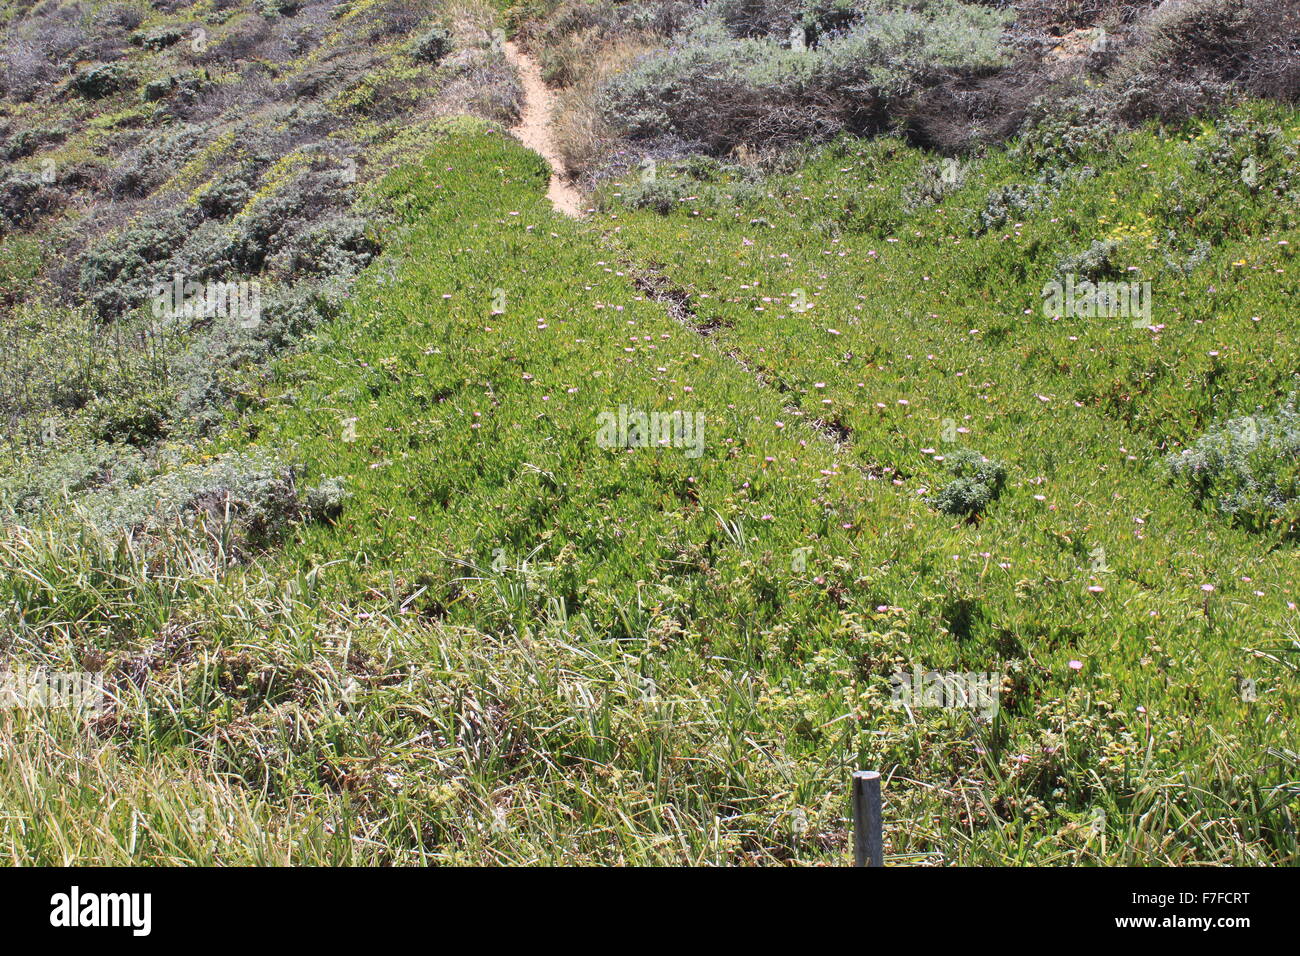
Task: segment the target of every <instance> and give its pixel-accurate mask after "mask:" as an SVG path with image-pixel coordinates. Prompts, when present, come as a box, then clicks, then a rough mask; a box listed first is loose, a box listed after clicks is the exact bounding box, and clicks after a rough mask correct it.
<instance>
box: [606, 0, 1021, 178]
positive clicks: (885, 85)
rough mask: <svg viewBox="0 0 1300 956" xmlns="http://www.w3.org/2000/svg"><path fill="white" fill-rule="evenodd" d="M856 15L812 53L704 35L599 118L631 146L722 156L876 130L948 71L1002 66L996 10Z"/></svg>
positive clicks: (658, 65) (946, 0)
mask: <svg viewBox="0 0 1300 956" xmlns="http://www.w3.org/2000/svg"><path fill="white" fill-rule="evenodd" d="M858 13H859V14H860V16H858V17H857V18H855V20H854V22H853V24H852V26H851V27H850V28H848V29H847V30H846V31H844V32H842V33H839V34H836V35H831V36H827V37H826V38H825V40H824V42H822V43H820V44H819V45H818V46H816V47H815V48H811V49H800V48H797V47H796V48H791V47H789V46H788V45H787V44H788V41H779V40H774V39H769V38H755V37H741V38H737V37H735V36H733V35H732V33H731V32H729V31H728V29H727V28H726V26H725V25H723V24H721V23H717V22H713V23H705V24H703V25H700V26H697V27H696V28H695V29H694V31H693V32H692V33H691V34H690V35H689V36H688V37H687V38H686V39H685V41H684V42H683V43H682V44H681V45H679V46H677V47H674V48H673V49H671V50H669V51H667V52H665V53H663V54H661V55H658V56H655V57H651V58H650V59H648V60H646V61H645V62H643V63H640V64H637V65H636V66H634V67H632V68H631V69H630V70H628V71H627V72H625V73H623V74H621V75H619V76H617V77H615V78H614V79H613V80H612V81H611V82H610V83H609V84H608V85H607V87H606V88H605V90H604V91H603V95H602V103H601V109H602V112H603V114H604V116H605V117H606V119H607V120H608V121H609V122H610V123H611V124H613V125H614V126H615V127H617V128H621V129H622V130H623V131H624V132H625V133H626V134H627V135H629V136H631V137H633V138H656V137H661V136H665V135H669V134H674V135H677V136H681V137H683V138H685V139H688V140H695V141H699V142H702V143H704V144H706V146H707V147H708V148H709V149H710V150H713V151H717V152H721V151H726V150H728V149H732V148H734V147H736V146H738V145H740V144H742V143H778V144H779V143H782V142H792V141H795V140H801V139H807V138H818V137H825V136H828V135H832V134H834V133H837V132H840V131H843V130H849V131H852V132H867V131H872V130H876V129H880V128H882V127H883V126H884V125H885V124H886V123H887V122H888V114H889V108H890V107H891V106H893V105H896V104H898V103H900V102H902V101H903V100H904V99H906V98H907V97H908V96H911V95H913V94H914V93H916V92H917V91H918V90H920V89H923V88H925V87H927V86H929V85H932V84H934V83H936V82H938V80H939V79H940V78H942V77H943V76H945V75H947V72H948V71H951V70H954V69H977V68H991V67H993V66H995V65H996V64H998V63H999V62H1001V54H1000V52H999V39H1000V33H1001V25H1002V22H1003V20H1002V17H1001V15H1000V14H998V13H997V12H996V11H991V10H988V9H984V8H980V7H975V6H971V5H967V4H962V3H958V2H956V0H941V2H938V3H932V4H928V5H926V6H924V7H920V8H916V9H900V8H896V7H894V6H893V5H890V4H886V3H883V2H880V3H865V4H863V5H862V7H861V8H860V9H859V11H858Z"/></svg>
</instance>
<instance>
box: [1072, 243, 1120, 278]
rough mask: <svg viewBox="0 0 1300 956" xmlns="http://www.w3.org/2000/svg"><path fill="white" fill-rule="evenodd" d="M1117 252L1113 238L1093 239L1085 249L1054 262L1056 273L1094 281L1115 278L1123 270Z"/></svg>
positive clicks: (1117, 246)
mask: <svg viewBox="0 0 1300 956" xmlns="http://www.w3.org/2000/svg"><path fill="white" fill-rule="evenodd" d="M1118 253H1119V243H1118V242H1116V241H1115V240H1114V239H1094V240H1093V241H1092V243H1091V244H1090V245H1089V246H1088V248H1087V249H1082V250H1080V251H1079V252H1075V253H1071V254H1070V255H1067V256H1063V257H1062V258H1061V261H1060V262H1058V263H1057V264H1056V274H1057V275H1058V276H1067V275H1075V276H1081V277H1083V278H1085V279H1089V280H1094V281H1095V280H1097V279H1111V278H1115V277H1116V276H1118V275H1119V274H1120V273H1121V272H1122V271H1123V267H1122V266H1121V265H1120V263H1119V261H1118V259H1117V254H1118Z"/></svg>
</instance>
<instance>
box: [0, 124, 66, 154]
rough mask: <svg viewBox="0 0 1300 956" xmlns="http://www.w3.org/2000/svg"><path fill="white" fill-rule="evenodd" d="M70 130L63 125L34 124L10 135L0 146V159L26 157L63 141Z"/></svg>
mask: <svg viewBox="0 0 1300 956" xmlns="http://www.w3.org/2000/svg"><path fill="white" fill-rule="evenodd" d="M67 135H68V130H67V128H66V127H63V126H32V127H28V128H25V129H20V130H17V131H16V132H14V133H13V134H12V135H10V136H8V137H7V138H6V140H5V144H4V146H3V147H0V159H5V160H10V161H12V160H15V159H24V158H26V157H28V156H31V155H32V154H33V153H36V152H38V151H39V150H41V149H43V148H45V147H46V146H49V145H52V144H54V143H61V142H63V140H64V139H65V138H66V137H67Z"/></svg>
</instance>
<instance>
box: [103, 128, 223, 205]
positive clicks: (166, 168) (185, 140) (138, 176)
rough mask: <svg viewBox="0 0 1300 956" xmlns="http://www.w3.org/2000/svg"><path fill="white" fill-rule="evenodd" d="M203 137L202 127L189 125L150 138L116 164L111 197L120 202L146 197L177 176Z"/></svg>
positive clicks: (109, 182) (109, 188) (110, 185)
mask: <svg viewBox="0 0 1300 956" xmlns="http://www.w3.org/2000/svg"><path fill="white" fill-rule="evenodd" d="M203 137H204V130H203V128H202V127H201V126H194V125H189V124H187V125H184V126H180V127H177V128H174V129H168V130H165V131H163V132H161V133H159V134H155V135H151V136H150V137H149V138H148V139H146V140H145V141H144V142H143V143H142V144H141V145H139V146H136V147H134V148H132V149H129V150H126V151H125V153H124V154H123V155H122V156H121V158H120V159H119V160H118V162H117V163H115V164H114V166H113V171H112V173H111V175H110V177H109V181H108V190H109V193H110V194H111V195H113V196H114V197H119V198H120V197H126V196H136V197H143V196H147V195H148V194H149V193H151V192H153V191H154V190H155V189H157V188H158V187H159V186H161V185H162V184H163V183H165V182H166V181H167V180H168V179H169V178H170V177H171V176H172V175H173V174H174V173H175V172H176V170H177V168H179V167H180V165H181V164H182V163H183V162H184V161H185V159H186V157H188V156H189V154H190V153H191V152H192V151H193V150H194V149H195V148H197V147H198V145H199V144H200V143H201V142H202V141H203Z"/></svg>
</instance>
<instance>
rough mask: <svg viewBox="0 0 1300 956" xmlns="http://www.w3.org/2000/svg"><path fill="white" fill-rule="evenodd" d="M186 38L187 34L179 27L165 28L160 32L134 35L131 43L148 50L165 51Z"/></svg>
mask: <svg viewBox="0 0 1300 956" xmlns="http://www.w3.org/2000/svg"><path fill="white" fill-rule="evenodd" d="M184 37H185V32H184V31H183V30H181V29H179V28H177V27H163V28H161V29H158V30H151V31H147V32H141V33H134V34H132V35H131V43H133V44H134V45H135V46H138V47H143V48H144V49H146V50H165V49H166V48H167V47H169V46H172V45H173V44H175V43H179V42H180V41H181V40H182V39H183V38H184Z"/></svg>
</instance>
